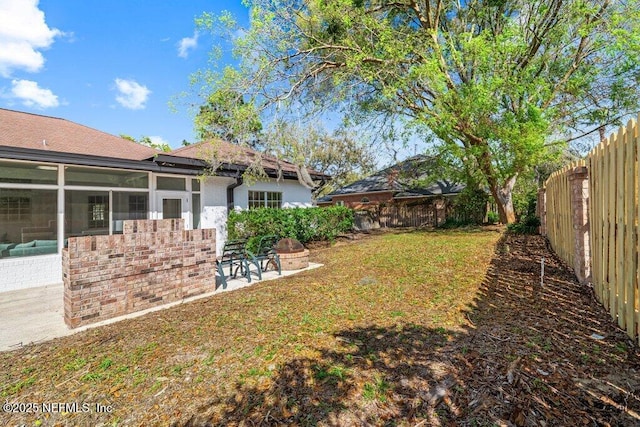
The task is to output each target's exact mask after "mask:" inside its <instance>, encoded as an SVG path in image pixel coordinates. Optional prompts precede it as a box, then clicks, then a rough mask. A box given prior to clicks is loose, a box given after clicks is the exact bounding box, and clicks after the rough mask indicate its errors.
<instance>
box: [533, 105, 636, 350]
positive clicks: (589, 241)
mask: <svg viewBox="0 0 640 427" xmlns="http://www.w3.org/2000/svg"><path fill="white" fill-rule="evenodd" d="M639 120H640V117H639ZM639 151H640V136H639V134H638V121H636V120H632V121H629V123H628V124H627V126H623V127H621V128H620V129H619V130H618V132H616V133H614V134H612V135H611V136H610V137H609V138H607V139H606V140H604V141H602V142H601V143H600V144H599V145H598V146H597V147H596V148H594V149H593V150H592V151H591V152H590V153H589V154H588V156H587V158H586V160H585V161H583V162H580V163H574V164H572V165H569V166H567V167H565V168H564V169H562V170H561V171H558V172H556V173H554V174H553V175H551V177H549V179H548V180H547V182H546V183H545V190H544V194H543V195H542V197H540V198H539V201H540V202H542V203H539V213H540V215H541V220H542V224H543V226H542V230H543V233H545V234H546V235H547V237H548V239H549V242H550V243H551V246H552V247H553V249H554V251H555V252H556V253H557V254H558V256H559V257H560V258H562V259H563V260H564V261H565V262H567V263H568V264H570V265H572V266H573V267H574V270H575V271H576V275H577V276H578V279H580V280H581V282H587V281H590V282H592V283H593V286H594V292H595V295H596V298H597V299H598V301H599V302H601V303H602V304H603V305H604V306H605V307H606V308H607V309H608V310H609V313H610V314H611V317H612V318H613V319H614V320H615V321H617V323H618V325H619V326H620V327H621V328H622V329H624V330H626V331H627V334H628V335H629V336H630V337H631V338H632V339H635V340H638V342H640V330H639V325H640V292H639V288H638V284H639V282H640V271H639V269H638V267H639V262H638V243H639V241H638V236H639V235H640V228H639V226H640V224H639V221H638V218H639V217H640V210H639V209H640V205H639V203H638V196H639V194H640V186H639V180H638V174H639V172H640V169H639V165H638V152H639ZM545 199H546V201H545ZM581 218H582V219H581ZM581 276H582V277H581Z"/></svg>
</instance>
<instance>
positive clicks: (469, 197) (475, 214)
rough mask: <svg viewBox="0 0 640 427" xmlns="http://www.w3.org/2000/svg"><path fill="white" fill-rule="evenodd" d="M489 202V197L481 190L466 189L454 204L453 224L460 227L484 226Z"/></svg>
mask: <svg viewBox="0 0 640 427" xmlns="http://www.w3.org/2000/svg"><path fill="white" fill-rule="evenodd" d="M488 200H489V196H488V195H487V193H485V192H484V191H482V190H481V189H478V188H472V187H466V188H465V189H464V190H462V191H461V192H460V194H458V196H457V197H456V199H455V201H454V203H453V216H454V218H455V221H453V222H454V223H456V224H459V225H471V224H482V222H483V221H484V215H485V212H486V211H487V201H488ZM447 219H448V218H447Z"/></svg>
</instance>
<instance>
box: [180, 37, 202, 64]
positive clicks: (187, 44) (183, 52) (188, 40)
mask: <svg viewBox="0 0 640 427" xmlns="http://www.w3.org/2000/svg"><path fill="white" fill-rule="evenodd" d="M196 47H198V32H197V31H196V32H194V33H193V37H185V38H183V39H182V40H180V41H179V42H178V56H179V57H180V58H186V57H187V56H189V51H190V50H193V49H195V48H196Z"/></svg>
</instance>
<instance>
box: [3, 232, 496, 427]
mask: <svg viewBox="0 0 640 427" xmlns="http://www.w3.org/2000/svg"><path fill="white" fill-rule="evenodd" d="M499 238H500V234H499V233H497V232H495V231H480V230H477V231H473V230H472V231H466V232H460V231H437V232H407V233H389V234H382V235H378V236H372V237H367V238H365V239H362V240H360V241H357V242H349V243H340V244H337V245H335V246H333V247H330V248H325V249H317V250H314V251H312V257H313V260H314V261H316V262H321V263H323V264H324V267H322V268H319V269H315V270H311V271H308V272H305V273H301V274H298V275H296V276H293V277H289V278H285V279H281V280H276V281H269V282H263V283H260V284H257V285H255V286H252V287H250V288H245V289H242V290H239V291H234V292H230V293H223V294H219V295H216V296H214V297H211V298H206V299H202V300H199V301H196V302H192V303H188V304H183V305H180V306H177V307H174V308H171V309H168V310H164V311H161V312H156V313H152V314H149V315H146V316H144V317H140V318H137V319H133V320H125V321H122V322H118V323H116V324H113V325H109V326H105V327H101V328H97V329H93V330H89V331H86V332H83V333H79V334H76V335H73V336H70V337H65V338H61V339H57V340H54V341H51V342H47V343H43V344H40V345H33V346H29V347H26V348H24V349H21V350H17V351H13V352H9V353H0V362H1V366H2V367H3V369H2V374H1V375H0V380H1V383H2V388H1V391H0V397H1V398H2V400H3V401H5V400H8V402H16V403H28V402H34V403H38V404H40V405H41V404H42V403H48V402H69V403H71V402H79V403H80V404H87V405H89V407H90V409H89V410H88V411H87V412H82V411H75V410H73V409H74V408H73V407H72V408H70V409H71V410H70V411H68V412H62V413H61V412H58V413H50V414H42V413H36V414H34V413H31V414H13V415H8V414H6V413H4V414H0V418H2V417H4V418H7V420H8V422H11V423H13V424H18V423H22V422H24V423H25V424H26V425H50V424H54V423H59V424H61V425H65V424H69V425H95V424H104V425H168V424H170V423H172V422H176V423H177V424H178V425H183V424H188V423H191V425H201V424H204V421H205V420H207V421H209V420H210V421H211V422H212V423H213V425H215V424H217V423H220V422H222V421H225V422H227V423H228V424H231V425H237V424H240V425H244V423H246V425H252V424H260V423H262V424H278V423H285V422H286V423H294V424H299V425H315V424H321V425H322V424H326V425H332V424H333V425H336V424H349V423H356V422H360V421H361V420H367V421H368V422H371V423H374V424H380V423H384V422H385V420H388V419H393V418H398V419H405V420H423V419H427V418H428V417H429V416H433V414H426V413H424V411H426V409H424V408H423V409H420V408H421V407H420V405H415V406H416V407H415V410H414V409H412V408H413V406H412V405H411V399H412V398H413V399H418V398H420V399H423V400H424V399H425V397H424V396H422V397H420V390H427V389H428V383H429V382H433V381H435V382H437V381H439V380H440V379H439V378H438V375H439V372H438V362H437V361H438V358H439V357H441V355H439V353H438V352H439V351H440V350H441V349H442V348H443V347H444V346H445V344H446V343H447V342H448V341H449V340H452V339H453V337H454V336H455V335H456V334H460V333H464V332H463V330H464V328H463V327H465V326H468V325H467V323H468V320H467V318H466V315H465V313H466V312H467V311H468V309H469V307H470V306H471V305H472V304H473V300H474V297H476V295H477V292H478V289H479V287H480V285H481V283H482V281H483V279H484V278H485V276H486V273H487V269H488V266H489V264H490V262H491V259H492V256H493V255H494V251H495V246H496V243H497V241H498V239H499ZM424 355H431V356H433V357H430V358H429V359H428V360H427V359H425V357H423V356H424ZM425 372H428V373H429V374H428V375H426V374H425ZM97 404H100V405H104V406H103V407H107V406H108V407H110V408H112V410H111V412H107V413H98V412H97V410H96V409H95V406H96V405H97ZM40 409H42V408H40ZM412 411H413V412H412ZM421 411H422V412H421ZM40 422H42V423H41V424H39V423H40ZM407 422H409V421H407Z"/></svg>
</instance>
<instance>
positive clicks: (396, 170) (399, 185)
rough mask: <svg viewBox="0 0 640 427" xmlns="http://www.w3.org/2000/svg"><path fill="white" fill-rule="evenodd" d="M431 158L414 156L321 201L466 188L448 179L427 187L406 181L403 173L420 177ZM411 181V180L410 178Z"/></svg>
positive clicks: (434, 192)
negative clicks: (352, 196) (388, 193)
mask: <svg viewBox="0 0 640 427" xmlns="http://www.w3.org/2000/svg"><path fill="white" fill-rule="evenodd" d="M429 162H430V158H429V157H427V156H414V157H411V158H409V159H407V160H404V161H402V162H400V163H397V164H395V165H393V166H390V167H388V168H386V169H383V170H381V171H379V172H376V173H374V174H373V175H370V176H368V177H366V178H363V179H361V180H358V181H356V182H353V183H351V184H349V185H346V186H344V187H342V188H339V189H337V190H335V191H333V192H332V193H329V194H327V195H326V196H325V197H323V198H322V199H319V200H318V201H319V202H329V201H331V198H332V197H333V196H341V195H349V194H362V193H374V192H381V191H393V192H394V197H395V198H401V197H420V196H435V195H445V194H456V193H459V192H460V191H462V189H464V185H463V184H458V183H455V182H450V181H447V180H446V179H442V180H436V181H435V182H433V183H432V184H429V185H428V186H426V187H418V188H417V187H413V186H411V185H409V184H407V183H406V181H407V179H398V177H400V178H402V177H403V175H405V178H406V176H409V177H411V178H414V179H419V178H420V174H421V172H420V170H421V169H423V168H424V165H428V164H429ZM403 181H404V182H403ZM408 181H409V182H410V181H411V180H408Z"/></svg>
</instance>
